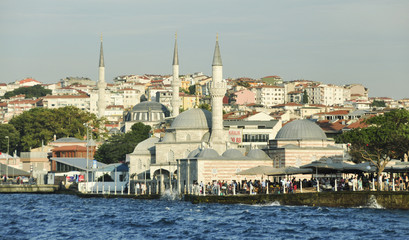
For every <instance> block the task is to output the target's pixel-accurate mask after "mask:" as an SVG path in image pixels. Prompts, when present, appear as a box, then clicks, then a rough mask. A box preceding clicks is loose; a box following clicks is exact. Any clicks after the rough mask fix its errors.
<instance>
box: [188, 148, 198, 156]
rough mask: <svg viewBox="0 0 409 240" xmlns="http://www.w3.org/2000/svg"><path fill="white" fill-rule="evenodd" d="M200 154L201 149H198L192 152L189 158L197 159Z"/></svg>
mask: <svg viewBox="0 0 409 240" xmlns="http://www.w3.org/2000/svg"><path fill="white" fill-rule="evenodd" d="M199 153H200V149H199V148H196V149H195V150H193V151H191V152H190V153H189V155H188V156H187V158H195V157H197V155H198V154H199Z"/></svg>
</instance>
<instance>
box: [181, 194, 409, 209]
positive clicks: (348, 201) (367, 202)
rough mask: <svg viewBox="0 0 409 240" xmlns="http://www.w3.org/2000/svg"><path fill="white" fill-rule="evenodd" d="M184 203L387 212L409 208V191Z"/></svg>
mask: <svg viewBox="0 0 409 240" xmlns="http://www.w3.org/2000/svg"><path fill="white" fill-rule="evenodd" d="M184 200H185V201H190V202H192V203H222V204H237V203H241V204H269V203H279V204H280V205H290V206H317V207H318V206H320V207H382V208H386V209H409V192H370V191H366V192H321V193H296V194H277V195H275V194H271V195H266V194H260V195H235V196H233V195H228V196H211V195H209V196H197V195H185V196H184Z"/></svg>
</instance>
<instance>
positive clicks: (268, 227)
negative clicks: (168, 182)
mask: <svg viewBox="0 0 409 240" xmlns="http://www.w3.org/2000/svg"><path fill="white" fill-rule="evenodd" d="M170 199H172V198H171V197H169V196H168V197H164V198H163V199H160V200H136V199H124V198H117V199H104V198H91V199H89V198H87V199H86V198H79V197H77V196H75V195H59V194H47V195H46V194H0V221H1V224H0V225H1V226H0V238H1V239H212V240H214V239H409V211H402V210H386V209H382V208H380V206H378V205H376V203H374V204H372V205H371V206H363V207H361V208H326V207H291V206H280V205H279V204H276V203H272V204H268V205H240V204H237V205H221V204H196V205H195V204H191V203H190V202H184V201H180V200H170Z"/></svg>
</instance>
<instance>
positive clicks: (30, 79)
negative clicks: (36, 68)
mask: <svg viewBox="0 0 409 240" xmlns="http://www.w3.org/2000/svg"><path fill="white" fill-rule="evenodd" d="M28 82H37V83H40V82H39V81H37V80H35V79H32V78H26V79H23V80H20V81H18V83H19V84H23V83H28Z"/></svg>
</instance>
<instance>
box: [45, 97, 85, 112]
mask: <svg viewBox="0 0 409 240" xmlns="http://www.w3.org/2000/svg"><path fill="white" fill-rule="evenodd" d="M43 105H44V108H60V107H66V106H74V107H77V108H79V109H82V110H85V111H90V97H89V96H88V95H62V96H53V95H51V96H45V97H44V98H43Z"/></svg>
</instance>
